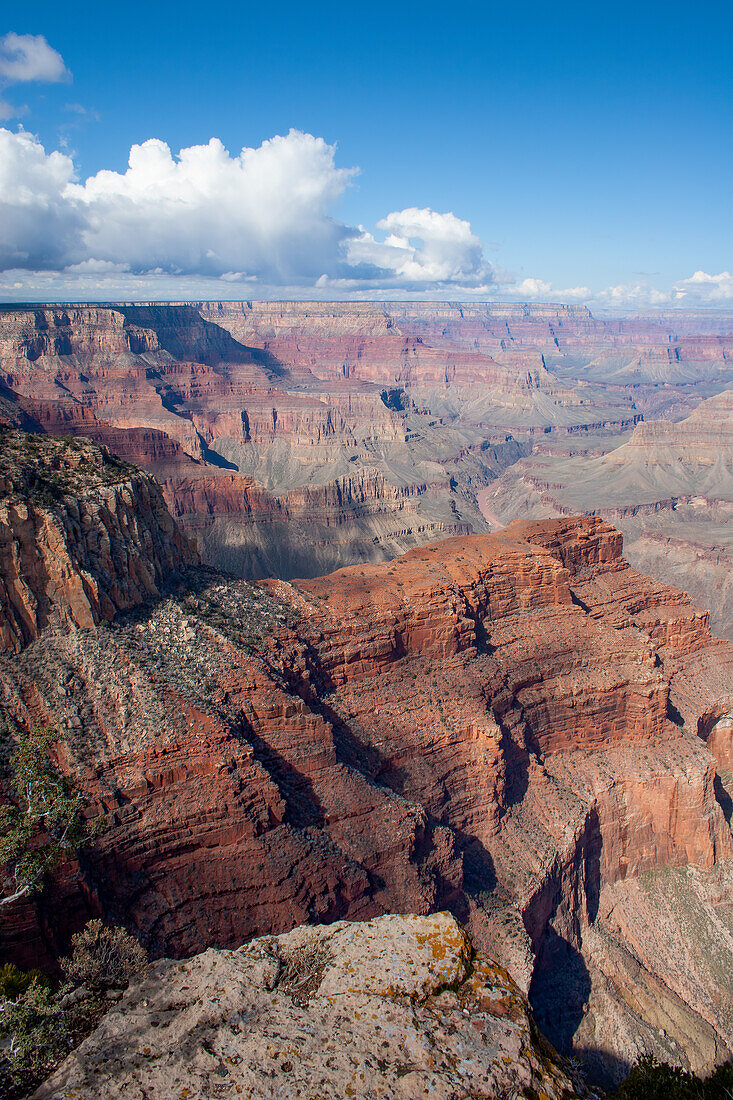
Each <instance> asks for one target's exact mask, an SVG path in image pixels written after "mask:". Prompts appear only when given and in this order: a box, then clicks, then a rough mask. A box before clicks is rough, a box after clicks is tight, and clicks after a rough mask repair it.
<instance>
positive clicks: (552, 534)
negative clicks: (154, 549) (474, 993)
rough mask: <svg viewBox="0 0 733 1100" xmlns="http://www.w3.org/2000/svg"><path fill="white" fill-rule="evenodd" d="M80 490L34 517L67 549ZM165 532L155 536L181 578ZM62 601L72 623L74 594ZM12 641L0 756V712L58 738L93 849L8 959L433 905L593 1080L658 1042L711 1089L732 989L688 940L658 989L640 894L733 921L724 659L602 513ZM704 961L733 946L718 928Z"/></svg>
mask: <svg viewBox="0 0 733 1100" xmlns="http://www.w3.org/2000/svg"><path fill="white" fill-rule="evenodd" d="M58 457H59V461H60V463H61V465H62V467H63V464H64V462H65V458H64V453H63V452H61V453H60V455H59V456H58ZM72 461H73V460H72ZM62 472H63V470H62ZM96 492H97V488H96V487H95V486H94V485H92V486H90V489H89V494H90V496H91V497H93V496H94V494H95V493H96ZM135 492H137V490H135ZM83 496H84V493H83V492H82V490H81V487H80V486H77V488H76V491H75V493H74V496H73V498H71V497H70V496H69V494H68V493H64V492H63V491H62V492H61V494H60V497H59V498H58V499H56V500H54V501H52V502H47V503H46V504H45V505H44V508H45V509H46V511H47V514H48V517H49V518H48V522H49V523H51V522H54V523H56V524H57V525H58V530H59V531H61V532H66V535H65V537H66V538H67V540H68V542H67V545H68V547H69V548H71V546H72V543H71V541H70V540H71V536H72V533H73V530H74V529H73V525H69V524H67V523H66V521H65V517H66V515H67V513H68V511H69V509H70V507H71V506H72V504H73V505H74V506H76V507H78V506H79V505H80V499H81V498H82V497H83ZM145 508H146V506H145V502H144V497H143V498H142V499H141V502H140V511H141V515H144V514H145ZM169 519H170V517H168V519H165V518H164V519H163V521H162V522H161V524H160V532H161V533H160V539H161V540H162V544H163V543H166V544H167V545H168V547H169V549H168V553H169V554H170V555H174V553H178V554H179V559H178V565H179V566H180V567H183V566H184V565H185V561H184V560H183V556H182V552H181V550H180V547H179V549H178V551H176V550H175V547H176V545H177V543H176V537H177V536H176V535H175V533H171V531H170V529H169V527H168V522H169ZM38 529H39V530H41V528H40V527H39V528H38ZM95 529H96V528H95ZM163 553H164V551H163V549H162V546H161V550H160V554H163ZM69 557H71V553H70V549H69ZM171 572H172V570H171ZM69 584H70V585H72V586H73V577H71V576H70V579H69ZM49 591H50V590H49ZM51 594H52V596H53V599H54V600H55V601H56V602H57V603H58V606H59V607H60V608H63V607H64V606H66V604H67V603H68V602H69V600H68V598H67V595H66V588H65V585H64V584H59V585H58V586H57V587H56V589H55V590H53V593H51ZM131 602H136V601H131ZM121 606H122V605H121ZM25 641H26V644H25V645H24V648H23V649H22V650H21V652H20V653H18V652H17V648H18V647H17V645H16V644H14V642H13V641H12V639H9V644H8V648H7V649H6V653H5V655H4V656H2V658H0V698H1V699H2V705H3V715H4V719H5V723H6V726H7V733H6V734H5V735H4V736H5V745H6V751H7V746H8V745H9V744H11V743H12V726H13V723H19V724H20V725H22V726H26V727H29V726H31V725H32V724H33V723H39V722H44V723H45V722H51V723H53V724H55V726H56V727H57V728H58V730H59V741H58V744H57V747H56V750H55V751H56V755H57V759H58V762H59V764H60V766H61V767H62V768H63V769H64V770H68V771H69V772H72V773H74V774H75V775H77V776H78V777H79V779H80V780H81V781H82V782H83V785H84V789H85V792H86V795H87V796H88V797H89V798H90V799H91V800H92V802H93V803H94V804H95V805H96V806H97V807H98V808H99V809H100V810H101V811H102V812H103V813H104V815H105V820H106V823H107V828H106V829H105V831H104V833H103V834H102V835H101V836H100V838H99V839H98V841H97V842H96V843H95V845H94V847H93V848H91V849H89V850H86V851H83V852H82V853H81V854H80V857H79V861H78V863H74V864H67V865H65V866H64V867H62V868H60V869H59V872H58V873H57V875H56V876H55V879H54V881H53V882H52V883H51V884H50V886H49V888H48V890H47V891H45V892H44V893H43V894H41V895H40V896H39V897H38V898H37V899H33V900H31V901H26V902H24V903H21V904H16V905H15V906H13V907H9V909H6V910H5V911H4V912H3V914H2V917H3V919H2V925H1V926H0V931H1V933H2V947H3V954H4V957H6V958H13V959H16V960H17V961H19V962H24V963H29V962H31V961H33V962H37V961H38V959H39V958H41V959H42V958H44V957H45V958H46V959H47V960H50V958H51V957H52V956H53V955H54V954H57V953H58V951H59V950H60V949H65V947H66V944H67V943H68V936H69V934H70V933H71V931H73V930H74V928H75V927H78V925H79V924H80V923H82V922H83V920H84V919H85V917H88V916H89V915H90V914H92V913H102V914H103V915H105V916H106V917H107V918H108V919H115V920H122V921H123V922H125V923H127V924H128V925H129V926H130V927H131V928H133V929H134V930H135V931H136V933H137V934H138V935H139V936H140V937H141V938H142V939H143V941H144V942H146V943H147V944H148V946H149V947H150V948H151V950H152V951H153V952H154V953H155V954H173V955H188V954H191V953H193V952H195V951H198V950H200V949H201V948H202V947H203V946H208V945H212V944H214V945H220V946H237V945H238V944H240V943H241V942H242V941H243V940H246V939H248V938H250V937H252V936H255V935H258V934H263V933H278V932H283V931H286V930H287V929H289V928H292V927H294V926H295V925H297V924H300V923H303V922H314V921H316V922H317V921H321V922H329V921H332V920H335V919H338V918H341V917H347V918H350V919H357V918H358V919H363V918H368V917H371V916H374V915H376V914H379V913H382V912H389V911H402V912H405V911H407V912H416V913H428V912H431V911H435V910H438V909H449V910H451V911H452V912H453V913H454V914H455V915H456V916H458V917H459V918H460V919H461V920H463V921H464V922H466V923H467V924H468V925H469V927H470V928H471V931H472V934H473V936H474V938H475V940H476V942H477V944H479V945H480V946H481V948H482V949H484V950H488V951H489V952H490V953H491V954H492V955H494V956H495V957H497V958H499V959H500V961H501V962H502V963H503V964H504V965H507V966H508V968H509V969H510V971H511V972H512V973H513V974H514V975H515V976H516V978H517V980H518V981H519V982H520V984H521V985H522V986H523V988H524V989H525V990H527V991H528V992H529V996H530V1000H531V1001H532V1003H533V1005H534V1008H535V1011H536V1013H537V1016H538V1018H539V1019H540V1021H541V1024H542V1026H543V1028H545V1030H547V1032H548V1033H549V1034H550V1037H551V1038H552V1039H553V1041H554V1042H556V1043H557V1044H558V1046H560V1047H561V1048H563V1049H565V1050H567V1051H569V1050H571V1049H573V1045H575V1049H577V1050H578V1051H580V1052H581V1053H582V1055H583V1056H584V1057H585V1058H586V1059H587V1060H588V1062H589V1063H590V1064H591V1065H593V1066H595V1067H596V1069H595V1071H596V1072H597V1073H598V1074H599V1075H603V1074H604V1073H605V1074H609V1073H610V1074H611V1075H613V1074H614V1073H617V1072H619V1071H620V1070H622V1069H623V1067H624V1066H626V1065H628V1063H629V1062H630V1061H633V1059H634V1058H635V1057H636V1055H637V1054H638V1053H639V1052H640V1051H642V1050H645V1049H650V1050H652V1051H655V1052H657V1053H659V1054H665V1055H668V1054H669V1053H670V1051H673V1052H676V1055H677V1056H678V1057H680V1058H681V1059H682V1060H683V1061H684V1060H685V1059H687V1060H688V1061H689V1063H690V1064H692V1065H694V1066H696V1067H698V1068H701V1067H703V1066H708V1065H709V1064H710V1062H711V1061H715V1060H716V1059H719V1058H722V1057H725V1056H727V1054H728V1053H729V1052H730V1051H731V1049H733V1035H731V1032H730V1027H729V1016H728V1015H726V1012H727V1010H726V1009H725V1005H729V1004H730V1003H731V992H732V991H731V990H730V988H729V984H728V983H729V978H728V976H727V975H728V974H730V972H731V968H730V967H727V969H726V966H725V965H723V966H722V967H721V966H718V968H717V969H715V966H714V965H713V961H710V962H706V961H705V958H704V957H703V956H701V954H700V951H699V950H698V946H697V945H698V940H697V939H696V936H695V933H694V929H693V928H692V925H690V924H689V923H685V922H683V923H682V924H680V923H679V920H678V924H677V925H675V927H676V928H677V932H675V933H674V935H676V936H677V941H675V942H680V943H684V942H688V943H689V944H693V945H695V949H694V951H693V952H692V953H691V957H690V959H689V960H687V961H686V960H685V958H684V957H682V956H680V955H679V953H678V954H677V956H676V965H675V967H672V968H670V967H669V965H668V962H669V958H670V948H669V944H668V943H667V942H666V941H665V943H664V944H662V943H661V942H660V944H659V947H658V950H657V949H655V936H657V934H658V935H659V936H660V937H662V936H665V937H667V938H669V936H670V928H671V927H672V925H670V924H669V922H667V923H665V922H664V921H662V920H660V919H658V917H657V915H656V914H657V913H658V911H659V906H660V904H661V902H660V896H661V897H663V896H664V891H663V890H662V892H661V895H660V894H659V891H657V893H656V894H655V889H656V887H655V888H654V889H652V888H650V887H648V885H647V883H648V882H650V881H651V882H652V883H654V882H657V881H659V880H660V879H661V880H662V881H669V882H673V883H677V884H679V883H681V885H678V886H675V889H677V891H678V894H679V896H680V897H682V896H684V897H685V898H686V899H687V901H686V904H687V905H688V907H689V911H690V912H695V913H698V914H704V915H705V920H707V921H708V922H709V926H710V927H715V928H716V929H719V930H720V929H723V928H724V927H725V921H726V919H727V917H726V914H727V913H729V912H731V911H732V908H731V907H732V906H733V873H732V867H733V864H732V861H731V857H732V855H733V848H732V843H731V830H730V826H729V823H728V821H727V820H726V814H727V813H728V812H729V808H730V804H731V803H730V778H729V772H728V771H726V769H727V768H729V765H730V745H729V740H730V738H729V737H728V738H727V740H726V734H725V731H726V729H729V726H726V722H728V723H729V721H730V702H731V699H733V651H732V650H731V647H730V646H729V645H727V644H726V643H724V642H719V641H716V640H715V639H714V638H712V637H711V635H710V629H709V622H708V615H707V613H706V612H705V611H701V610H699V609H697V608H695V607H694V606H693V605H692V604H691V603H690V601H689V599H688V598H687V597H686V596H684V594H683V593H681V592H679V591H678V590H675V589H672V588H669V587H667V586H664V585H661V584H659V583H658V582H654V581H651V580H650V579H649V578H646V577H644V576H642V575H641V574H639V573H637V572H635V571H634V570H633V569H631V568H630V567H629V565H628V564H627V563H626V561H625V560H624V558H623V556H622V545H621V537H620V535H619V533H618V532H617V531H615V530H614V529H613V528H612V527H610V526H609V525H608V524H607V523H605V522H604V521H603V520H601V519H599V518H593V517H585V518H569V519H559V520H552V521H548V522H544V523H525V524H515V525H512V526H511V527H509V528H508V529H506V530H505V531H503V532H500V533H498V534H496V535H473V536H463V537H457V538H453V539H450V540H446V541H442V542H439V543H435V544H434V545H432V546H428V547H424V548H420V549H415V550H412V551H410V552H409V553H407V554H405V555H403V556H401V557H398V558H396V559H394V560H393V561H392V562H391V563H388V564H383V565H369V564H364V565H362V566H354V567H350V568H347V569H343V570H339V571H337V572H335V573H333V574H332V575H331V576H328V577H323V578H316V579H306V580H301V581H298V582H297V583H289V582H283V581H281V580H274V581H269V582H267V583H265V584H262V585H251V584H248V583H246V582H244V581H240V580H233V579H231V578H225V577H222V576H221V575H220V574H217V573H215V572H212V571H210V570H206V569H203V570H202V569H200V568H199V569H197V568H189V569H188V571H187V572H185V573H184V574H182V575H181V576H180V578H179V579H178V580H175V578H173V577H171V578H170V582H169V584H168V586H167V588H165V590H163V591H161V592H160V595H159V596H157V597H156V596H155V595H154V594H153V593H151V594H150V598H149V599H148V600H147V602H145V603H144V604H141V605H139V606H137V607H131V608H130V609H129V610H127V611H124V610H122V611H118V612H117V613H116V614H115V616H114V617H113V618H112V619H111V620H107V619H105V618H102V619H101V620H100V621H99V623H97V624H96V625H95V624H94V623H89V624H85V625H80V624H78V623H77V622H75V621H73V618H72V619H71V620H70V621H64V623H63V625H56V623H55V621H54V620H53V616H49V619H48V625H46V626H45V628H44V629H43V630H42V631H41V633H40V635H39V636H38V637H35V638H31V637H29V638H28V639H25ZM645 876H646V877H645ZM649 876H652V878H651V879H649ZM654 876H656V878H655V877H654ZM675 876H677V877H675ZM685 891H686V892H685ZM641 894H643V896H644V898H645V899H646V900H645V901H644V905H645V906H646V909H645V910H644V911H645V912H647V913H648V914H650V916H649V919H648V930H647V935H646V938H645V939H644V940H643V942H642V940H641V938H640V937H639V935H638V934H637V933H635V932H634V930H633V927H632V922H631V914H632V913H633V906H634V905H635V904H636V900H635V899H637V898H638V897H639V896H641ZM685 911H686V910H685ZM673 917H674V915H673ZM671 919H672V918H671ZM674 919H678V918H677V917H674ZM700 919H702V917H701V918H700ZM657 929H658V930H659V931H658V932H657ZM685 937H687V940H686V941H685ZM671 942H672V941H671V940H670V943H671ZM700 950H702V948H701V949H700ZM714 950H715V952H716V953H717V955H716V957H717V958H719V959H720V958H727V957H728V955H727V954H726V952H728V951H729V940H728V939H726V937H725V935H723V932H722V931H719V932H717V933H716V940H715V949H714ZM721 953H722V954H721ZM621 958H622V959H623V960H625V963H624V965H625V969H624V970H623V971H622V970H620V969H619V961H618V960H619V959H621ZM615 975H620V976H619V977H614V976H615ZM624 975H625V976H624ZM705 982H707V983H708V988H709V990H710V991H711V996H710V998H709V1001H708V1002H706V1001H704V999H703V998H702V997H701V996H700V995H699V990H700V988H701V983H705ZM630 988H633V990H634V994H633V999H631V1000H630V997H631V994H630V993H629V989H630ZM662 1017H663V1018H664V1022H663V1023H660V1020H661V1019H662ZM662 1032H663V1034H662Z"/></svg>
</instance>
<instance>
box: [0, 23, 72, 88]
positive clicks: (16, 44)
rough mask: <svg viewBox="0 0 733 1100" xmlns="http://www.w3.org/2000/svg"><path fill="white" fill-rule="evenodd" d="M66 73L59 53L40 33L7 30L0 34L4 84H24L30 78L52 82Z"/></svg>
mask: <svg viewBox="0 0 733 1100" xmlns="http://www.w3.org/2000/svg"><path fill="white" fill-rule="evenodd" d="M70 77H71V73H70V72H69V70H68V69H67V68H66V65H65V64H64V59H63V57H62V56H61V54H60V53H59V52H58V50H54V49H53V47H52V46H49V44H48V42H47V41H46V39H45V38H44V37H43V35H42V34H16V33H15V32H14V31H10V32H9V33H8V34H6V35H4V36H3V37H2V38H0V78H2V79H3V80H4V81H5V82H6V83H7V84H25V83H28V82H29V81H31V80H36V81H40V82H41V83H44V84H56V83H58V82H59V81H62V80H69V79H70Z"/></svg>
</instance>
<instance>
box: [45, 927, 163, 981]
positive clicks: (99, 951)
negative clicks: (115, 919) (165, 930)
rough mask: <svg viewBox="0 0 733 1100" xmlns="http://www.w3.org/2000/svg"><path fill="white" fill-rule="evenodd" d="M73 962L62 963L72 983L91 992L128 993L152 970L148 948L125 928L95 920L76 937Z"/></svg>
mask: <svg viewBox="0 0 733 1100" xmlns="http://www.w3.org/2000/svg"><path fill="white" fill-rule="evenodd" d="M71 944H72V952H71V958H68V959H62V960H61V968H62V970H63V971H64V974H66V977H67V978H68V979H69V981H71V982H73V983H74V984H75V985H83V986H86V987H87V989H92V990H100V989H124V988H125V987H126V986H127V985H129V984H130V981H131V979H132V978H134V977H135V976H136V975H138V974H144V973H145V971H146V970H147V968H148V956H147V952H146V951H145V948H144V947H142V945H141V944H139V943H138V941H137V940H136V939H135V937H134V936H131V935H130V933H129V932H126V931H125V929H124V928H113V927H111V926H110V925H108V924H103V923H102V921H101V920H91V921H89V923H88V924H87V925H86V927H85V928H84V929H83V930H82V931H81V932H77V934H76V935H75V936H73V937H72V940H71Z"/></svg>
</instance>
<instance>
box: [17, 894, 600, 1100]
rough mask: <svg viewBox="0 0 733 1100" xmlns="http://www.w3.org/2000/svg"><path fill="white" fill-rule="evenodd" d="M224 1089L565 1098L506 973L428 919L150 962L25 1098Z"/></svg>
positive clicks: (305, 932)
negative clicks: (94, 1027) (73, 1049)
mask: <svg viewBox="0 0 733 1100" xmlns="http://www.w3.org/2000/svg"><path fill="white" fill-rule="evenodd" d="M530 1090H532V1091H530ZM237 1093H241V1094H242V1095H244V1096H247V1097H250V1098H252V1100H255V1098H257V1097H261V1098H262V1100H265V1098H266V1100H274V1098H275V1097H283V1098H285V1097H295V1096H303V1097H320V1098H322V1100H343V1098H344V1097H347V1096H352V1097H355V1098H356V1097H360V1098H362V1100H367V1098H374V1100H376V1098H377V1097H383V1098H384V1100H388V1098H393V1100H397V1098H403V1100H413V1098H414V1097H418V1096H431V1097H436V1098H440V1100H458V1098H459V1097H466V1096H471V1097H475V1098H476V1100H478V1098H485V1100H495V1098H496V1097H497V1096H502V1095H507V1096H509V1095H518V1094H521V1095H527V1096H530V1095H531V1096H541V1097H544V1098H545V1100H571V1098H572V1097H575V1096H577V1095H578V1093H577V1091H576V1089H575V1087H574V1086H573V1084H572V1082H571V1081H570V1079H569V1078H568V1076H567V1075H566V1072H564V1070H563V1069H562V1068H561V1065H560V1063H559V1060H558V1059H557V1056H556V1055H555V1053H554V1051H553V1050H552V1048H551V1047H550V1046H549V1044H547V1043H546V1042H545V1041H544V1040H543V1039H542V1037H541V1036H540V1035H539V1033H538V1031H537V1029H536V1028H535V1026H534V1024H533V1022H532V1019H531V1014H530V1012H529V1006H528V1005H527V1002H526V999H525V998H524V997H523V996H522V994H521V992H520V990H519V989H518V988H517V986H516V985H515V983H514V982H513V981H512V979H511V978H510V977H509V975H508V974H507V973H506V971H505V970H503V969H502V968H501V967H500V966H498V965H497V964H496V963H494V962H492V961H491V960H490V959H488V958H486V957H485V956H483V955H481V954H480V953H479V954H477V953H476V952H475V951H474V949H473V946H472V944H471V940H470V938H469V937H468V936H467V935H466V933H465V932H464V931H463V929H462V928H461V927H460V926H459V925H458V924H457V923H456V921H455V920H454V919H453V918H452V917H451V916H449V915H448V914H447V913H438V914H436V915H435V916H432V917H414V916H383V917H379V918H378V919H376V920H372V921H369V922H368V923H365V924H349V923H346V922H343V921H340V922H337V923H336V924H332V925H329V926H322V925H321V926H318V927H311V928H297V929H295V930H294V931H293V932H290V933H288V934H287V935H283V936H278V937H271V936H270V937H265V938H264V939H258V940H254V941H252V942H251V943H249V944H246V945H245V946H244V947H241V948H239V950H237V951H216V950H209V951H206V952H205V953H204V954H202V955H197V956H195V957H194V958H192V959H188V960H187V961H186V962H185V963H179V962H174V961H172V960H168V959H165V960H162V961H161V962H159V963H157V964H156V966H155V968H154V971H153V973H152V974H151V975H150V976H149V977H148V978H147V979H145V980H144V981H142V982H141V983H138V984H136V985H135V986H134V987H133V988H132V989H130V990H129V991H128V992H127V993H126V994H125V995H124V997H123V999H122V1001H121V1002H120V1003H119V1004H118V1005H117V1006H116V1007H114V1008H113V1009H112V1010H111V1011H110V1012H109V1013H108V1014H107V1016H106V1017H105V1018H104V1020H103V1021H102V1023H101V1024H100V1026H99V1027H98V1029H97V1031H96V1032H94V1033H93V1034H92V1035H91V1036H90V1038H88V1039H87V1040H86V1041H85V1042H84V1043H83V1044H82V1046H81V1047H80V1048H79V1049H78V1050H77V1051H76V1052H75V1053H74V1054H72V1055H71V1056H70V1057H69V1058H68V1059H67V1061H66V1062H65V1063H64V1064H63V1065H62V1066H61V1067H60V1069H59V1070H57V1072H56V1073H55V1074H54V1075H53V1076H52V1077H51V1078H50V1080H49V1081H47V1082H46V1083H45V1084H44V1085H42V1086H41V1088H40V1089H38V1091H37V1092H36V1093H35V1096H36V1097H37V1100H53V1098H57V1100H60V1098H61V1097H64V1098H70V1097H72V1096H73V1097H77V1098H78V1100H83V1098H89V1100H92V1098H97V1097H104V1098H105V1100H113V1098H115V1097H130V1098H134V1100H136V1098H142V1097H147V1098H148V1100H154V1098H160V1100H168V1098H169V1097H172V1096H176V1097H179V1096H189V1097H204V1096H207V1097H208V1096H218V1095H234V1094H237Z"/></svg>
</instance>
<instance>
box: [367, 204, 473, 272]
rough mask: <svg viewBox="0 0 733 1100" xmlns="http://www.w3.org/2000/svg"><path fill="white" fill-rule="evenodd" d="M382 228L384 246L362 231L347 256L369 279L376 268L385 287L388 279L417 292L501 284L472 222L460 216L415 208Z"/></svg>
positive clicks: (393, 215)
mask: <svg viewBox="0 0 733 1100" xmlns="http://www.w3.org/2000/svg"><path fill="white" fill-rule="evenodd" d="M377 229H378V230H380V231H381V232H382V233H385V234H386V237H385V239H384V240H383V241H378V240H376V239H375V237H374V236H373V235H372V234H371V233H367V232H364V231H362V232H361V234H360V235H359V236H358V237H357V238H355V239H353V240H350V241H349V242H348V244H347V248H346V252H347V256H348V260H349V262H350V263H351V264H352V265H354V266H355V267H357V268H359V267H360V266H361V267H363V269H364V274H365V275H367V274H368V269H369V267H370V266H372V267H373V268H374V269H375V271H374V278H375V279H376V281H378V282H379V283H380V285H384V284H385V280H386V281H388V282H394V283H397V284H399V285H401V286H414V287H415V288H416V289H420V288H424V287H427V286H436V285H450V284H457V285H460V286H464V287H479V286H482V287H483V286H488V285H489V284H491V283H493V282H494V281H495V278H494V271H493V268H492V267H491V265H490V264H489V263H488V262H487V261H486V260H485V258H484V254H483V247H482V245H481V241H480V240H479V238H478V237H477V236H476V235H475V233H473V232H472V231H471V225H470V223H469V222H467V221H463V220H462V219H461V218H457V217H456V216H455V214H451V213H447V214H440V213H437V212H436V211H435V210H429V209H419V208H418V207H415V206H411V207H409V208H408V209H407V210H396V211H393V212H392V213H391V214H388V215H387V217H386V218H382V219H381V220H380V221H378V222H377Z"/></svg>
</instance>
